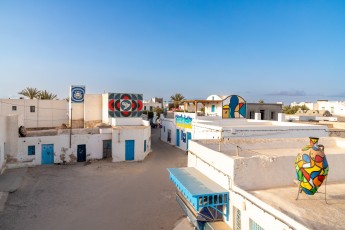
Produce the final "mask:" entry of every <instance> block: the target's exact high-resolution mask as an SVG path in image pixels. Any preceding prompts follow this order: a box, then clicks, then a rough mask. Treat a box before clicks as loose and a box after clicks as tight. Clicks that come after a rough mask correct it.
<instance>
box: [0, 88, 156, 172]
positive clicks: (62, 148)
mask: <svg viewBox="0 0 345 230" xmlns="http://www.w3.org/2000/svg"><path fill="white" fill-rule="evenodd" d="M70 92H71V94H70V100H69V101H70V103H69V119H68V120H69V121H70V127H69V128H63V129H50V130H35V131H29V132H28V133H27V135H23V137H19V135H18V128H19V126H20V121H19V119H18V116H12V117H10V118H9V119H7V120H6V122H5V121H4V122H5V123H6V126H4V127H7V130H10V132H8V134H7V136H8V137H9V138H7V139H6V140H5V139H4V138H3V137H2V136H1V134H0V138H2V139H0V141H1V140H4V141H7V142H6V150H5V154H6V156H7V157H8V158H9V159H11V162H14V163H16V162H17V163H18V164H27V165H40V164H53V163H62V164H64V163H74V162H85V161H88V160H92V159H102V158H112V161H113V162H118V161H141V160H144V158H145V157H146V156H147V154H148V153H150V152H151V127H150V124H149V122H148V121H144V120H143V119H142V118H141V115H142V109H143V104H142V95H141V94H127V93H107V94H91V95H88V94H86V93H85V87H84V86H71V91H70ZM0 122H2V120H0ZM84 127H88V128H84ZM0 131H1V130H0ZM9 135H10V136H9ZM4 141H3V142H4ZM0 143H1V142H0ZM14 167H15V166H14Z"/></svg>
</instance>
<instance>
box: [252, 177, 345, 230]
mask: <svg viewBox="0 0 345 230" xmlns="http://www.w3.org/2000/svg"><path fill="white" fill-rule="evenodd" d="M297 190H298V186H297V185H296V186H288V187H281V188H272V189H265V190H253V191H248V192H249V193H251V194H253V195H254V196H256V197H257V198H259V199H260V200H262V201H264V202H265V203H267V204H269V205H270V206H272V207H274V208H275V209H277V210H279V211H281V212H282V213H285V214H286V215H288V216H290V217H291V218H293V219H295V220H296V221H297V222H299V223H301V224H303V225H305V226H306V227H308V228H310V229H320V230H321V229H322V230H324V229H332V230H334V229H345V181H342V182H336V183H327V185H326V197H327V202H326V201H325V184H322V186H321V187H320V188H319V190H318V192H317V193H316V194H314V195H313V196H308V195H306V194H305V193H303V192H302V193H300V194H299V198H298V200H296V197H297Z"/></svg>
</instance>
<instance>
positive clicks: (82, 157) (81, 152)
mask: <svg viewBox="0 0 345 230" xmlns="http://www.w3.org/2000/svg"><path fill="white" fill-rule="evenodd" d="M77 161H78V162H85V161H86V145H78V147H77Z"/></svg>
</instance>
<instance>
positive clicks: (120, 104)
mask: <svg viewBox="0 0 345 230" xmlns="http://www.w3.org/2000/svg"><path fill="white" fill-rule="evenodd" d="M142 110H143V95H142V94H133V93H109V94H108V113H109V117H141V115H142V114H143V111H142Z"/></svg>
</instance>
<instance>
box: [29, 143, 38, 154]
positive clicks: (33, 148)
mask: <svg viewBox="0 0 345 230" xmlns="http://www.w3.org/2000/svg"><path fill="white" fill-rule="evenodd" d="M35 154H36V151H35V146H34V145H29V146H28V155H29V156H30V155H35Z"/></svg>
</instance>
